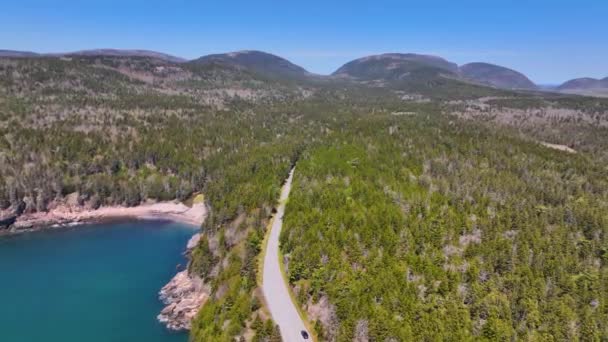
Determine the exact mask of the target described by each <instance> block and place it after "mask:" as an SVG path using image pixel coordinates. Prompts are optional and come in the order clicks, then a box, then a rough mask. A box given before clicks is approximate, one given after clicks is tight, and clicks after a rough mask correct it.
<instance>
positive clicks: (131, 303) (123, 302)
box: [0, 221, 196, 342]
mask: <svg viewBox="0 0 608 342" xmlns="http://www.w3.org/2000/svg"><path fill="white" fill-rule="evenodd" d="M195 232H196V228H195V227H192V226H187V225H183V224H178V223H172V222H160V221H133V222H123V223H111V224H110V223H108V224H95V225H87V226H81V227H73V228H66V229H63V228H62V229H57V230H53V231H43V232H35V233H28V234H23V235H18V236H8V237H0V341H2V342H22V341H23V342H37V341H57V342H72V341H73V342H82V341H87V342H97V341H99V342H113V341H125V342H127V341H129V342H133V341H146V342H156V341H158V342H161V341H162V342H178V341H179V342H185V341H187V340H188V335H187V333H175V332H171V331H168V330H167V329H166V328H165V327H164V326H162V325H161V324H160V323H158V322H157V320H156V315H157V314H158V313H159V312H160V310H161V309H162V303H161V302H160V301H159V299H158V290H160V288H161V287H162V286H163V285H165V284H166V283H167V282H168V281H169V280H170V279H171V277H172V276H173V275H174V274H175V273H176V266H177V265H178V264H181V265H182V267H183V265H184V264H185V259H184V257H183V255H182V252H183V250H184V249H185V246H186V243H187V241H188V239H189V238H190V236H192V235H193V234H194V233H195Z"/></svg>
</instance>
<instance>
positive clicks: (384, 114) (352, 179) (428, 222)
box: [0, 57, 608, 341]
mask: <svg viewBox="0 0 608 342" xmlns="http://www.w3.org/2000/svg"><path fill="white" fill-rule="evenodd" d="M125 70H126V71H125ZM394 86H395V87H397V88H395V89H389V88H383V87H375V86H369V85H365V84H349V83H345V82H343V81H335V82H334V81H315V82H312V81H305V82H304V81H302V82H300V83H298V82H297V81H294V80H283V79H278V80H277V79H269V78H267V77H262V76H260V75H256V74H255V73H252V72H248V71H246V70H241V69H235V68H231V67H227V66H223V65H212V66H204V67H203V66H200V65H193V64H188V65H174V64H171V63H168V62H164V61H158V60H154V59H146V58H117V57H116V58H109V57H105V58H89V57H86V58H85V57H82V58H73V59H71V60H64V59H52V58H48V59H47V58H41V59H19V60H17V59H2V60H0V210H2V211H3V212H11V211H14V210H20V211H21V212H22V213H33V212H43V211H47V210H49V209H51V208H52V207H53V206H54V205H56V204H57V203H60V202H62V201H64V200H65V198H66V197H67V196H68V195H70V194H74V193H76V194H78V201H79V204H80V205H82V206H87V207H90V208H97V207H99V206H101V205H124V206H135V205H139V204H141V203H142V202H145V201H163V200H180V201H188V199H189V198H191V197H192V195H193V194H196V193H203V194H204V195H205V199H206V202H207V205H208V207H209V208H210V214H209V217H208V218H207V220H206V221H205V223H204V224H203V226H202V228H201V229H202V230H201V231H202V233H203V237H202V238H201V241H200V242H199V244H198V245H197V246H196V247H195V248H194V250H193V251H192V252H191V255H190V263H189V265H188V269H189V271H190V273H191V274H192V275H196V276H198V277H200V278H202V279H203V280H204V281H205V282H206V283H207V284H209V286H210V288H211V296H210V298H209V300H208V301H207V302H206V304H205V305H204V306H203V307H202V308H201V310H200V312H199V314H198V316H197V317H196V319H195V320H194V322H193V324H192V331H191V333H190V339H191V340H192V341H233V340H235V339H236V340H239V341H241V340H247V341H250V340H252V341H280V333H279V332H278V330H277V328H276V327H275V326H274V324H273V322H272V319H271V317H269V314H268V312H267V310H266V309H265V308H264V299H263V296H262V295H261V291H260V289H259V274H258V273H259V264H258V257H259V255H260V253H261V250H262V241H263V239H264V235H265V234H266V232H267V226H268V223H269V221H270V219H271V217H272V214H273V207H274V205H275V204H276V201H277V199H278V197H279V190H280V187H281V184H282V182H283V180H284V179H285V178H286V176H287V174H288V172H289V169H290V168H291V167H292V166H294V165H296V173H295V176H294V186H293V188H292V191H291V196H290V199H289V202H288V204H287V208H286V214H285V223H284V228H283V229H284V230H283V234H282V236H281V249H282V253H283V254H284V256H285V269H286V272H287V276H288V279H289V282H290V285H291V286H292V289H293V292H294V294H295V297H296V298H297V300H298V304H299V305H300V306H301V308H302V309H303V310H304V311H305V312H307V313H308V317H309V318H310V320H311V321H312V322H311V323H312V324H313V325H314V329H315V331H314V333H315V335H316V336H317V337H318V339H319V340H321V341H353V340H356V341H412V340H414V341H418V340H424V341H428V340H453V341H462V340H465V341H467V340H487V341H495V340H504V341H512V340H530V341H552V340H553V341H563V340H568V341H601V340H608V325H607V324H606V322H608V303H607V301H608V284H607V276H608V268H607V263H608V225H607V224H608V222H607V220H608V217H607V214H606V213H607V212H608V211H607V210H606V209H608V208H607V206H608V198H607V195H608V184H607V182H608V178H607V176H608V167H607V164H606V162H608V159H607V157H606V152H605V151H606V149H605V147H606V146H608V140H607V139H608V134H606V133H607V132H606V128H605V126H604V125H603V124H598V122H599V123H603V122H604V120H605V119H606V115H605V114H606V108H608V105H607V103H608V102H606V101H604V100H596V99H591V98H584V97H575V96H554V95H542V94H536V93H533V94H530V93H517V92H513V91H503V90H497V89H494V88H486V87H481V86H478V85H471V84H463V83H459V82H456V81H453V80H436V79H433V80H430V81H429V80H426V79H416V80H415V82H414V83H408V84H396V85H394ZM483 99H485V100H483ZM482 100H483V101H485V102H483V101H482ZM471 101H473V102H471ZM475 101H477V102H475ZM473 107H475V108H476V109H475V114H479V113H481V114H483V115H485V116H483V117H482V116H481V114H480V115H475V116H474V115H471V113H470V110H471V108H473ZM488 108H489V109H488ZM539 108H540V110H542V111H544V112H543V113H548V114H547V115H545V116H542V115H540V114H538V115H537V113H536V112H535V111H537V110H539ZM555 108H558V109H560V110H562V111H561V112H560V113H573V114H572V115H573V117H572V118H568V119H563V120H556V119H555V117H553V116H551V115H552V114H551V111H552V110H554V109H555ZM467 110H469V112H466V111H467ZM478 112H479V113H478ZM507 112H508V113H509V115H511V116H509V118H508V119H506V118H505V116H501V115H502V113H507ZM463 113H464V114H463ZM512 113H515V114H516V115H512ZM522 113H523V114H522ZM524 114H526V115H528V116H524ZM522 117H523V118H524V119H525V120H524V119H521V118H522ZM530 117H532V118H534V120H531V119H529V120H528V118H530ZM590 117H593V120H591V119H589V118H590ZM513 118H515V119H513ZM540 142H550V143H555V144H564V145H568V146H571V147H573V148H574V149H575V150H576V151H578V153H566V152H563V151H558V150H554V149H551V148H548V147H546V146H543V145H541V144H540ZM319 313H323V314H322V315H321V314H319Z"/></svg>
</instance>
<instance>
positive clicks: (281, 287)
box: [262, 168, 312, 342]
mask: <svg viewBox="0 0 608 342" xmlns="http://www.w3.org/2000/svg"><path fill="white" fill-rule="evenodd" d="M294 170H295V168H294V169H292V170H291V172H290V173H289V177H288V178H287V181H286V182H285V185H283V189H282V190H281V197H280V200H279V207H278V208H277V213H276V215H275V219H274V222H273V223H272V227H271V231H270V238H269V240H268V244H267V245H266V256H265V257H264V278H263V283H262V289H263V291H264V296H265V297H266V302H267V304H268V309H270V314H271V315H272V319H273V320H274V321H275V323H276V324H278V325H279V328H280V329H281V336H282V337H283V341H285V342H298V341H312V340H311V339H310V338H309V339H308V340H304V339H303V338H302V335H301V334H300V331H302V330H306V326H305V325H304V322H303V321H302V319H301V318H300V315H299V314H298V311H297V310H296V307H295V305H294V303H293V302H292V301H291V297H290V296H289V290H288V288H287V286H288V285H287V284H286V283H285V281H284V280H283V276H282V275H281V268H280V267H279V262H280V261H279V236H280V235H281V228H282V226H283V215H284V214H285V202H286V200H287V197H288V196H289V191H290V190H291V181H292V179H293V172H294Z"/></svg>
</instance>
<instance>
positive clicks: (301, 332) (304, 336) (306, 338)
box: [300, 330, 308, 340]
mask: <svg viewBox="0 0 608 342" xmlns="http://www.w3.org/2000/svg"><path fill="white" fill-rule="evenodd" d="M300 334H302V337H303V338H304V339H305V340H308V333H307V332H306V330H302V331H300Z"/></svg>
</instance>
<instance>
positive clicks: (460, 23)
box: [0, 0, 608, 83]
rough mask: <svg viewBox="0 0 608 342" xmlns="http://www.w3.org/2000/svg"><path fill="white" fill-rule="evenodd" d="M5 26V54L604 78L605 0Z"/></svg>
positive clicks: (9, 16)
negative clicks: (243, 56) (120, 52)
mask: <svg viewBox="0 0 608 342" xmlns="http://www.w3.org/2000/svg"><path fill="white" fill-rule="evenodd" d="M0 23H1V27H2V29H0V49H13V50H30V51H37V52H62V51H73V50H82V49H91V48H106V47H112V48H129V49H131V48H141V49H150V50H157V51H161V52H166V53H170V54H174V55H177V56H181V57H186V58H194V57H198V56H201V55H205V54H209V53H216V52H226V51H232V50H242V49H257V50H263V51H268V52H272V53H275V54H278V55H281V56H283V57H286V58H288V59H290V60H291V61H293V62H294V63H297V64H300V65H302V66H304V67H305V68H307V69H308V70H310V71H313V72H317V73H322V74H325V73H330V72H332V71H334V70H335V69H336V68H337V67H339V66H340V65H341V64H343V63H344V62H346V61H348V60H351V59H354V58H358V57H361V56H364V55H369V54H376V53H383V52H418V53H431V54H436V55H440V56H443V57H445V58H447V59H450V60H452V61H454V62H457V63H460V64H462V63H466V62H473V61H486V62H492V63H496V64H501V65H504V66H508V67H511V68H514V69H516V70H519V71H522V72H524V73H525V74H527V75H528V76H529V77H530V78H531V79H532V80H533V81H535V82H539V83H558V82H562V81H564V80H566V79H570V78H574V77H581V76H593V77H606V76H608V1H606V0H595V1H590V0H576V1H575V0H571V1H563V0H553V1H548V0H527V1H524V0H520V1H515V0H512V1H505V0H485V1H479V0H462V1H458V0H422V1H382V0H377V1H365V2H357V1H341V0H338V1H331V0H325V1H318V0H307V1H300V2H298V4H295V2H294V1H289V0H283V1H264V0H250V1H205V0H200V1H180V0H174V1H170V0H164V1H157V0H148V1H129V0H123V1H115V0H107V1H94V0H90V1H87V0H79V1H75V0H54V1H48V0H15V1H12V0H2V4H1V6H0Z"/></svg>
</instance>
